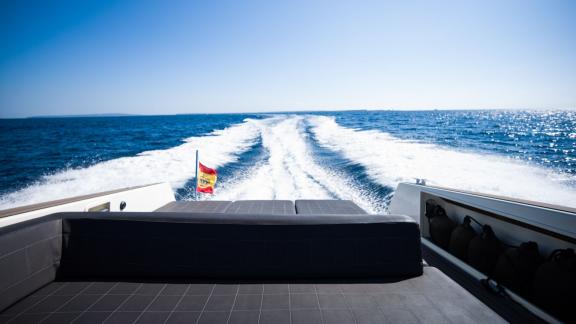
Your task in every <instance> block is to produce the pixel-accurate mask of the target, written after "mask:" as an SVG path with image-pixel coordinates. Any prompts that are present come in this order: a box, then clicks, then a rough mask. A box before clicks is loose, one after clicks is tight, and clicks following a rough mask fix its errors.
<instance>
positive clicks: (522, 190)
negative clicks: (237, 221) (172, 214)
mask: <svg viewBox="0 0 576 324" xmlns="http://www.w3.org/2000/svg"><path fill="white" fill-rule="evenodd" d="M0 149H1V151H0V209H7V208H12V207H18V206H22V205H27V204H33V203H39V202H43V201H49V200H54V199H61V198H65V197H72V196H78V195H83V194H90V193H95V192H100V191H106V190H112V189H118V188H124V187H130V186H137V185H145V184H151V183H158V182H168V183H170V185H171V186H172V188H173V189H174V192H175V195H176V199H177V200H196V199H197V200H210V199H215V200H240V199H288V200H295V199H307V198H308V199H350V200H353V201H354V202H356V203H357V204H358V205H359V206H361V207H362V208H364V209H366V210H367V211H369V212H374V213H386V212H387V207H388V204H389V202H390V199H391V197H392V196H393V195H394V190H395V188H396V186H397V185H398V183H400V182H415V181H416V179H425V180H426V182H427V184H429V185H439V186H446V187H452V188H458V189H464V190H471V191H478V192H483V193H491V194H498V195H504V196H510V197H516V198H523V199H530V200H536V201H541V202H546V203H553V204H560V205H564V206H571V207H576V111H518V110H514V111H507V110H473V111H464V110H462V111H439V110H434V111H360V110H355V111H340V112H295V113H267V114H194V115H171V116H123V117H74V118H28V119H0ZM196 150H198V151H199V156H200V161H201V162H202V163H203V164H205V165H206V166H209V167H213V168H216V169H217V171H218V182H217V184H216V189H215V193H214V194H213V195H209V194H200V195H196V194H195V193H194V183H195V182H194V176H195V152H196Z"/></svg>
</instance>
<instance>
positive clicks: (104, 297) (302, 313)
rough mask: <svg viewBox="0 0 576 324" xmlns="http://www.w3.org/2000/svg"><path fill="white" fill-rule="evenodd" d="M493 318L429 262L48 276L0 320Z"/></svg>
mask: <svg viewBox="0 0 576 324" xmlns="http://www.w3.org/2000/svg"><path fill="white" fill-rule="evenodd" d="M40 322H42V323H71V322H74V323H260V324H266V323H273V324H282V323H294V324H297V323H306V324H314V323H356V324H359V323H448V322H452V323H463V322H467V323H468V322H483V323H498V322H503V320H502V319H501V318H500V317H499V316H498V315H497V314H496V313H494V312H493V311H492V310H490V309H489V308H488V307H486V306H485V305H484V304H482V303H481V302H480V301H479V300H477V299H476V298H475V297H473V296H472V295H471V294H470V293H468V292H467V291H466V290H464V289H462V288H461V287H460V286H458V285H457V284H455V283H454V282H453V281H452V280H451V279H449V278H448V277H446V276H444V275H443V274H442V273H441V272H440V271H439V270H437V269H435V268H430V267H426V268H425V273H424V275H423V276H421V277H417V278H412V279H406V280H400V281H396V282H369V283H366V282H363V283H359V282H337V283H336V282H318V281H316V282H273V283H271V282H250V283H245V282H196V283H183V282H179V283H175V282H146V283H143V282H126V281H120V282H54V283H52V284H50V285H48V286H46V287H44V288H42V289H40V290H39V291H37V292H36V293H34V294H32V295H31V296H29V297H27V298H25V299H23V300H22V301H20V302H19V303H17V304H15V305H13V306H12V307H11V308H9V309H7V310H6V311H4V312H3V313H1V314H0V323H40Z"/></svg>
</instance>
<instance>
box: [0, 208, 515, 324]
mask: <svg viewBox="0 0 576 324" xmlns="http://www.w3.org/2000/svg"><path fill="white" fill-rule="evenodd" d="M0 240H2V242H3V245H2V246H1V247H2V248H0V279H2V280H0V308H4V310H2V312H1V313H0V323H40V322H41V323H259V324H265V323H273V324H282V323H290V324H297V323H308V324H314V323H323V324H328V323H355V324H361V323H447V322H452V323H464V322H466V323H470V322H485V323H499V322H505V320H504V319H503V318H502V317H500V315H498V314H497V313H496V312H494V311H493V310H492V309H491V308H490V307H488V306H487V305H485V304H484V303H483V302H482V301H480V300H479V299H478V298H476V297H475V296H474V295H473V294H471V293H470V292H469V291H467V290H466V289H464V288H463V287H462V286H460V285H458V284H456V283H455V282H454V281H453V280H452V279H450V278H449V277H448V276H446V275H445V274H444V273H442V272H441V271H439V270H438V269H436V268H434V267H431V266H428V265H426V264H424V265H423V264H422V257H421V250H420V249H421V246H420V231H419V227H418V225H417V224H416V223H415V222H414V221H413V220H412V219H411V218H409V217H405V216H399V215H368V214H366V213H365V212H364V211H363V210H362V209H360V207H358V206H356V205H355V204H354V203H352V202H349V201H324V200H301V201H298V200H297V201H296V202H292V201H236V202H228V201H220V202H218V201H208V202H171V203H169V204H167V205H165V206H163V207H161V208H159V209H157V210H156V211H154V212H147V213H122V212H114V213H94V212H84V213H60V214H53V215H48V216H44V217H40V218H36V219H33V220H28V221H25V222H21V223H18V224H14V225H11V226H6V227H4V228H0Z"/></svg>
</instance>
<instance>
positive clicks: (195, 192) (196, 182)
mask: <svg viewBox="0 0 576 324" xmlns="http://www.w3.org/2000/svg"><path fill="white" fill-rule="evenodd" d="M194 198H195V200H198V150H196V176H195V183H194Z"/></svg>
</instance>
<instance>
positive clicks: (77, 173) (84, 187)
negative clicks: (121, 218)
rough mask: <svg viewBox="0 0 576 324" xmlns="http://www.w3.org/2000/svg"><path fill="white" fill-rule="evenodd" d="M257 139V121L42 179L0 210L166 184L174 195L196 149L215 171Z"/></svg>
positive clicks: (6, 199)
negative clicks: (165, 147) (115, 190)
mask: <svg viewBox="0 0 576 324" xmlns="http://www.w3.org/2000/svg"><path fill="white" fill-rule="evenodd" d="M258 136H259V128H258V127H257V125H256V121H255V120H252V119H246V120H245V122H244V123H242V124H238V125H233V126H231V127H228V128H225V129H221V130H215V131H213V132H212V133H211V134H208V135H206V136H199V137H190V138H188V139H186V140H184V142H185V143H184V144H182V145H180V146H177V147H173V148H170V149H166V150H154V151H146V152H142V153H140V154H138V155H136V156H131V157H123V158H118V159H113V160H109V161H106V162H101V163H98V164H96V165H93V166H91V167H87V168H80V169H69V170H65V171H61V172H58V173H55V174H52V175H46V176H43V177H42V178H41V179H40V180H39V181H38V182H37V183H36V184H33V185H31V186H29V187H26V188H24V189H22V190H18V191H15V192H12V193H9V194H7V195H5V196H3V197H1V198H0V209H5V208H11V207H15V206H21V205H26V204H33V203H38V202H42V201H49V200H55V199H62V198H65V197H71V196H78V195H83V194H90V193H95V192H100V191H106V190H113V189H118V188H125V187H130V186H138V185H146V184H151V183H158V182H170V183H171V185H172V187H173V188H174V189H177V188H180V187H182V186H184V185H185V184H186V183H187V180H189V179H191V178H193V177H194V172H195V169H194V163H195V159H196V156H195V152H196V150H197V149H198V150H200V151H201V154H202V157H201V158H202V161H203V162H204V163H206V164H207V165H210V166H214V167H220V166H223V165H225V164H227V163H231V162H234V161H236V160H237V159H238V155H239V154H241V153H242V152H244V151H246V150H248V149H249V148H250V147H251V146H252V145H253V144H254V142H255V141H257V139H258Z"/></svg>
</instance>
